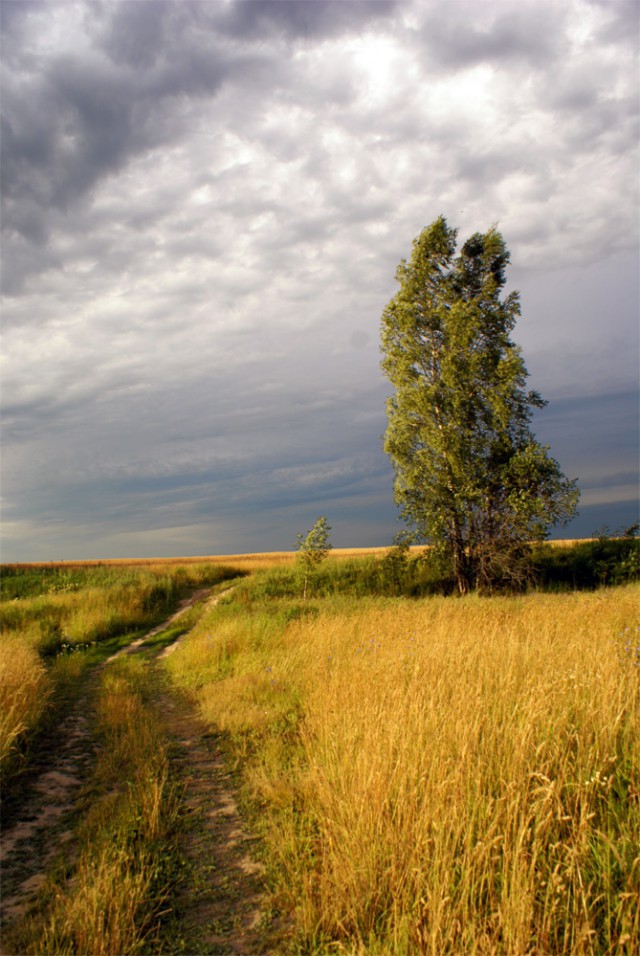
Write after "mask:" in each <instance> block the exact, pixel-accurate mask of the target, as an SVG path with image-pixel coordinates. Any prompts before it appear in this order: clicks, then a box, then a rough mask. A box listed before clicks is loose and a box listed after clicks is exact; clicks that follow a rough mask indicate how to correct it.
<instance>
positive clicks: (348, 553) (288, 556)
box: [0, 538, 593, 570]
mask: <svg viewBox="0 0 640 956" xmlns="http://www.w3.org/2000/svg"><path fill="white" fill-rule="evenodd" d="M591 540H593V539H591V538H566V539H565V538H559V539H557V540H554V541H549V542H548V544H551V545H553V547H556V548H571V547H573V545H575V544H580V543H581V542H583V541H591ZM388 549H389V545H380V546H379V547H372V548H332V550H331V552H330V557H334V558H345V559H348V558H366V557H380V556H381V555H384V554H385V552H386V551H388ZM427 550H428V546H426V545H419V546H414V547H412V548H410V551H411V552H412V554H419V553H421V552H424V551H427ZM295 558H296V552H295V551H256V552H252V553H249V554H208V555H199V556H188V557H175V558H94V559H91V560H87V561H73V560H68V561H30V562H15V563H8V565H7V566H10V567H31V568H52V567H61V568H82V567H97V566H100V565H107V566H109V565H114V566H118V565H131V566H132V567H159V568H160V567H163V566H166V565H183V564H184V565H188V564H203V563H216V564H232V565H233V566H234V567H241V568H244V567H245V566H246V568H247V569H248V570H251V569H257V568H267V567H272V566H273V565H278V564H290V563H291V562H292V561H295ZM0 567H1V565H0Z"/></svg>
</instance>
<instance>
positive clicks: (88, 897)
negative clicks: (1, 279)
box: [0, 545, 640, 956]
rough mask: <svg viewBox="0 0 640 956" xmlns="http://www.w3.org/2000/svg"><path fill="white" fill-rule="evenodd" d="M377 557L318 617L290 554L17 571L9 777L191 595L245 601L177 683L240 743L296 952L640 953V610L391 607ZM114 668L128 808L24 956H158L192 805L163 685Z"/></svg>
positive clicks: (347, 570) (9, 680) (198, 631)
mask: <svg viewBox="0 0 640 956" xmlns="http://www.w3.org/2000/svg"><path fill="white" fill-rule="evenodd" d="M579 547H582V545H580V546H579ZM563 550H564V549H563ZM568 550H570V549H568ZM382 551H383V549H369V550H367V551H366V552H365V553H363V552H354V551H344V552H342V553H337V554H335V556H333V557H332V558H330V559H329V561H328V562H326V565H325V566H324V567H323V569H322V570H321V571H320V572H318V575H317V578H316V580H315V591H314V592H313V593H312V596H311V597H310V598H309V599H308V600H302V596H301V594H302V591H301V582H300V578H299V576H298V575H297V574H296V569H295V565H294V564H293V555H292V554H290V553H282V554H275V555H245V556H243V558H242V560H241V559H240V558H237V559H236V558H232V557H230V556H226V557H225V558H224V560H222V559H220V560H217V559H210V560H207V561H204V560H203V559H197V560H195V559H194V560H193V561H192V562H186V561H181V562H179V564H176V562H173V563H172V562H135V563H129V562H109V563H105V562H100V563H96V564H91V565H89V564H84V565H73V564H65V565H62V566H60V565H55V566H49V565H40V566H37V567H36V566H28V567H27V568H24V569H16V571H15V573H13V572H12V574H10V575H8V576H7V577H6V578H5V580H4V581H3V587H4V588H5V599H4V601H3V613H4V615H5V621H7V622H8V626H6V627H5V634H4V636H3V640H2V643H1V644H0V666H2V668H3V673H2V677H3V680H2V688H3V690H2V693H3V701H2V703H3V732H4V740H5V744H4V747H5V749H4V750H3V764H4V767H5V768H6V772H7V773H8V775H9V777H10V776H11V775H12V774H14V773H15V772H16V770H19V769H21V768H22V766H23V765H24V764H25V762H27V761H28V757H29V741H30V740H31V739H32V737H33V735H34V734H36V735H37V733H38V728H39V727H40V726H41V725H42V723H43V722H45V723H46V720H47V715H48V714H49V715H51V713H53V712H54V711H55V707H58V708H59V707H60V697H61V695H60V690H59V688H60V687H62V686H65V687H67V688H68V687H73V686H77V687H80V686H83V682H85V681H86V679H87V677H86V675H87V674H88V673H90V670H91V662H92V661H94V662H95V661H97V660H99V659H100V654H102V655H103V656H104V655H105V654H106V653H107V651H108V650H111V651H112V650H113V649H115V648H116V647H117V646H119V643H126V642H127V641H129V640H131V637H132V636H135V635H137V634H138V633H140V630H141V629H142V628H144V627H147V626H149V625H150V624H151V623H153V622H155V621H156V620H157V619H158V615H159V614H160V613H166V611H167V610H168V609H170V607H171V606H174V605H175V602H176V600H177V599H178V597H179V596H180V595H183V594H184V593H186V592H187V591H188V590H189V589H193V588H195V587H197V586H199V585H201V584H202V583H208V584H213V583H216V582H219V583H220V586H221V587H222V582H223V581H225V580H227V579H228V580H231V578H233V577H234V576H235V578H236V580H235V581H234V589H233V591H232V592H229V593H228V594H227V595H226V596H225V597H223V598H222V600H221V601H220V603H219V604H218V605H217V606H216V607H215V609H211V610H209V611H204V612H199V613H198V614H197V615H194V617H193V619H192V621H191V630H190V631H189V632H188V633H187V634H186V635H185V636H184V637H183V638H182V639H181V641H180V643H179V644H178V645H177V647H176V649H175V651H174V653H173V654H172V655H171V656H169V657H168V658H167V659H166V662H165V663H163V665H162V666H163V668H164V669H165V670H166V674H167V678H168V679H169V680H170V682H171V685H172V686H173V687H174V689H175V691H176V692H178V691H179V692H182V693H187V694H188V695H189V696H190V697H191V698H192V699H193V700H194V701H196V702H197V705H198V708H199V710H200V713H201V714H202V716H203V717H204V719H205V720H206V722H207V723H208V725H209V726H210V728H211V729H212V731H214V732H215V733H216V734H219V735H221V739H222V740H223V741H226V744H225V746H226V752H227V759H228V762H229V765H230V767H233V768H235V771H236V773H237V774H238V775H239V778H240V779H241V781H242V793H243V795H244V797H243V799H244V807H245V812H246V813H247V814H248V815H249V816H250V817H251V819H252V821H253V824H254V826H255V827H256V828H257V829H258V831H259V833H260V836H261V841H262V846H263V856H264V860H263V862H264V864H265V866H266V868H267V874H268V881H269V887H270V892H271V897H272V899H271V910H272V912H279V913H280V914H281V917H282V923H283V926H286V927H287V931H286V938H283V941H282V947H281V949H280V950H279V952H282V953H283V954H285V953H308V954H315V956H324V954H329V953H343V954H354V956H355V954H372V956H376V954H377V956H387V954H388V956H413V954H416V956H417V954H427V953H429V954H434V956H435V954H441V953H442V954H446V953H451V954H459V953H465V954H467V953H469V954H472V956H475V954H493V953H502V954H505V956H507V954H509V956H510V954H520V953H522V954H525V953H527V954H539V956H543V954H556V953H558V954H565V953H566V954H600V953H607V954H609V953H610V954H634V953H638V952H640V949H639V947H638V942H637V941H638V939H640V915H639V908H638V900H639V899H640V846H639V840H638V834H639V833H640V743H639V739H640V736H639V734H638V727H639V726H640V630H639V629H638V625H639V615H638V610H639V598H640V591H639V589H638V585H637V584H627V585H621V586H616V587H603V588H596V589H591V590H587V591H581V592H578V591H568V590H565V591H563V592H558V593H543V592H540V591H533V592H531V593H529V594H525V595H521V596H517V597H506V596H504V597H491V598H489V597H478V596H470V597H467V598H464V599H457V598H450V597H442V596H437V595H436V596H431V597H426V598H425V597H421V598H407V597H403V596H399V597H394V596H391V594H384V595H381V594H379V593H375V591H376V588H378V587H379V586H380V584H381V582H382V583H384V581H385V578H384V576H382V577H381V576H380V568H381V567H382V565H381V558H382V554H381V552H382ZM594 553H595V552H594ZM416 554H417V553H416V552H414V557H415V556H416ZM567 560H568V558H567V557H563V558H562V561H563V562H564V563H563V565H562V566H563V567H565V566H567V565H566V562H567ZM625 560H626V558H625ZM420 567H421V565H420ZM239 572H245V573H246V572H249V574H248V576H245V577H244V578H241V577H239ZM572 573H573V572H572ZM100 595H102V596H100ZM105 595H107V596H105ZM110 614H111V615H112V617H111V618H110V617H109V615H110ZM113 615H115V619H116V620H117V624H113V620H114V617H113ZM43 621H45V622H47V623H46V626H45V625H43V624H42V622H43ZM105 621H106V623H105ZM51 622H53V625H56V626H53V625H52V624H51ZM110 622H111V623H110ZM70 638H71V639H72V640H70ZM56 641H57V643H56ZM73 648H76V650H74V649H73ZM110 666H111V667H113V668H115V669H114V670H113V671H111V672H109V674H108V675H105V677H104V679H102V680H101V689H100V690H99V693H98V696H97V697H96V702H95V704H96V715H97V716H96V720H97V721H98V727H100V728H102V729H101V730H100V731H99V732H100V733H101V734H102V735H103V737H104V738H105V739H111V740H112V741H113V744H112V745H109V748H108V753H110V754H111V759H110V758H109V756H108V753H107V755H106V756H104V757H103V762H102V763H101V764H99V766H98V767H97V769H96V774H97V777H96V779H97V780H101V779H102V780H103V781H106V780H109V781H110V783H109V784H107V783H103V786H102V791H104V792H102V791H100V787H99V788H98V791H99V792H98V797H97V798H96V799H95V801H94V803H93V806H92V807H90V808H89V812H88V813H87V814H86V815H85V818H84V822H83V823H82V825H81V827H80V834H81V835H80V837H79V839H80V842H81V844H82V846H83V847H84V848H85V849H83V851H82V855H81V860H80V862H79V864H78V868H77V871H76V876H75V878H74V881H73V882H72V884H71V885H72V887H73V892H70V893H68V894H66V895H65V894H64V893H58V897H56V898H57V899H58V903H57V904H56V905H55V906H53V907H52V906H51V905H49V907H48V909H47V910H46V917H42V919H41V920H40V922H39V923H38V926H39V929H38V933H39V936H36V937H33V936H31V937H29V936H28V934H27V937H25V939H29V940H30V942H29V943H28V947H27V948H25V950H24V951H25V952H27V951H29V952H63V951H64V952H66V951H69V952H72V951H79V950H78V947H82V946H84V947H85V949H86V948H87V947H89V948H88V949H87V952H88V951H95V952H96V953H97V952H104V953H117V952H120V951H127V952H131V953H133V952H162V951H163V949H162V945H163V944H162V934H161V930H160V927H159V924H157V925H156V924H155V923H154V922H153V921H154V919H155V917H154V913H157V912H159V910H160V909H161V908H162V907H164V908H165V909H166V908H169V909H170V905H171V904H170V899H169V900H167V899H165V898H163V886H162V880H163V878H164V877H163V873H164V870H163V865H164V864H163V865H160V864H159V861H161V860H162V859H163V854H162V843H163V841H165V842H167V841H168V843H170V841H171V825H172V824H171V821H172V819H173V818H174V815H175V812H176V807H175V805H174V802H175V793H174V791H173V790H172V787H171V786H170V785H169V778H168V777H167V773H168V764H167V755H166V747H165V744H164V743H163V741H162V740H161V739H160V738H159V737H158V729H157V724H156V722H155V720H154V718H153V713H152V711H148V712H147V711H146V710H145V708H147V707H148V703H147V701H146V696H147V694H148V693H149V692H148V691H147V690H145V687H146V683H147V682H148V680H149V677H148V675H147V671H146V670H145V667H144V664H143V662H142V661H131V662H123V663H122V665H120V664H118V665H117V666H116V664H114V665H110ZM65 682H66V684H65ZM65 693H66V691H65ZM62 696H63V697H64V696H65V695H64V694H63V695H62ZM56 701H57V703H56ZM127 714H128V715H129V717H127V716H126V715H127ZM6 715H13V716H9V717H7V716H6ZM129 718H130V719H129ZM116 752H117V753H119V754H120V756H119V757H117V756H116ZM105 761H106V762H105ZM141 768H143V769H142V770H141ZM3 772H4V771H3ZM140 773H142V774H143V775H144V776H145V779H146V780H147V781H148V786H146V787H143V788H142V789H140V788H138V789H137V788H136V786H135V780H136V779H137V778H138V777H139V776H140ZM119 775H121V779H122V780H124V779H125V778H126V779H127V780H130V781H131V784H130V785H129V784H127V787H126V789H125V790H124V792H123V793H124V797H125V798H126V799H124V803H123V802H122V800H121V801H120V803H118V800H120V797H118V796H117V794H115V793H114V790H113V787H114V781H117V780H118V777H119ZM122 775H124V776H122ZM152 781H155V782H153V785H152ZM118 789H121V788H120V787H119V786H118V785H117V784H116V791H117V790H118ZM154 794H155V797H154V796H153V795H154ZM149 800H151V803H149ZM145 801H146V802H145ZM107 818H109V820H110V821H113V826H112V824H111V823H109V825H108V826H107ZM117 821H120V823H118V822H117ZM136 821H138V822H136ZM140 821H144V827H141V825H140ZM105 837H106V843H105ZM118 841H119V842H118ZM141 847H144V848H145V849H144V852H141V850H140V848H141ZM136 855H137V857H138V859H137V861H136V859H134V858H133V857H135V856H136ZM107 863H108V865H107ZM138 863H140V864H141V865H140V866H138V865H137V864H138ZM147 864H148V865H147ZM169 887H170V879H169V877H167V887H165V891H166V892H169V889H167V888H169ZM121 890H122V892H121ZM105 894H107V895H109V896H110V897H113V900H114V909H113V913H114V914H115V915H113V914H112V917H110V919H111V922H110V923H109V926H110V932H111V936H110V937H109V939H110V943H109V945H107V944H105V946H104V947H103V948H102V949H100V946H99V945H98V943H97V942H96V939H97V938H98V937H97V936H96V935H95V934H96V933H97V934H98V936H100V934H102V935H103V936H104V927H103V928H102V929H101V928H100V918H102V917H101V916H100V918H98V917H99V915H100V913H101V912H102V910H101V907H100V905H99V902H98V901H99V900H100V899H103V898H104V896H105ZM118 901H119V902H118ZM118 906H119V907H120V909H118ZM92 912H94V913H96V914H98V915H97V916H95V918H93V917H91V913H92ZM83 914H84V915H83ZM92 934H93V935H92ZM105 938H106V937H105ZM145 946H146V949H145ZM65 947H66V948H65ZM74 947H75V949H74ZM96 947H98V948H96ZM123 947H124V949H123ZM149 947H151V948H149ZM83 951H84V950H83Z"/></svg>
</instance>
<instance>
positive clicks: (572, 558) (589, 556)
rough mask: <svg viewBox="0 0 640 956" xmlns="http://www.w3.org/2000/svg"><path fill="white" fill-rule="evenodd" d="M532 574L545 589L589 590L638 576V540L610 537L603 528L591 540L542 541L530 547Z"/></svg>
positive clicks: (639, 553) (634, 538) (636, 579)
mask: <svg viewBox="0 0 640 956" xmlns="http://www.w3.org/2000/svg"><path fill="white" fill-rule="evenodd" d="M533 567H534V573H535V578H536V580H537V581H538V582H539V584H540V586H542V587H544V588H545V589H546V590H589V589H592V588H597V587H603V586H612V585H617V584H631V583H633V582H634V581H638V580H640V540H638V538H636V537H623V536H618V537H615V536H614V537H612V536H610V535H609V533H608V531H606V529H605V530H604V531H603V532H600V533H599V534H598V535H597V536H596V537H595V538H594V540H593V541H582V542H578V543H576V544H574V545H572V546H571V547H565V548H561V547H552V546H551V545H548V544H542V545H540V546H539V547H537V548H536V549H535V550H534V553H533Z"/></svg>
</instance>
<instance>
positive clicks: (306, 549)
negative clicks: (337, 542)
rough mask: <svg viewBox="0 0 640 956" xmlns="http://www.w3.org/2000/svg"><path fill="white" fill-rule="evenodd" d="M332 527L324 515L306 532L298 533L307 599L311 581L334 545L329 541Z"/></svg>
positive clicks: (300, 561) (304, 593)
mask: <svg viewBox="0 0 640 956" xmlns="http://www.w3.org/2000/svg"><path fill="white" fill-rule="evenodd" d="M330 534H331V528H330V526H329V524H328V522H327V519H326V517H324V515H323V516H322V517H320V518H317V519H316V523H315V524H314V526H313V528H311V530H310V531H307V533H306V534H299V535H298V544H297V548H298V555H297V560H298V563H299V565H300V567H301V569H302V579H303V597H304V599H305V600H306V597H307V590H308V587H309V581H310V579H311V576H312V575H313V573H314V571H315V570H316V569H317V567H318V565H319V564H321V563H322V562H323V561H324V560H325V559H326V558H327V557H328V555H329V551H330V550H331V547H332V545H331V544H330V543H329V536H330Z"/></svg>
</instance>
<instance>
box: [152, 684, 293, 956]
mask: <svg viewBox="0 0 640 956" xmlns="http://www.w3.org/2000/svg"><path fill="white" fill-rule="evenodd" d="M159 707H160V709H161V712H162V715H163V721H164V724H165V728H166V732H167V736H168V737H169V739H170V740H171V741H172V745H171V751H170V760H171V764H172V767H173V771H174V774H175V777H176V779H177V780H178V781H179V785H180V787H181V790H182V806H183V814H184V816H183V820H184V829H183V832H182V834H181V847H180V849H181V853H182V855H183V858H184V862H185V864H186V865H185V867H184V870H185V875H184V877H183V879H182V880H181V881H180V884H179V886H178V889H177V892H176V895H175V896H174V898H173V900H172V909H173V911H174V916H175V919H176V921H177V925H178V926H179V928H180V934H181V939H180V950H179V951H180V952H186V953H189V954H193V953H206V954H211V956H213V954H227V956H231V954H237V956H260V954H268V953H274V952H276V950H275V949H274V948H273V939H274V936H273V934H274V933H277V931H278V927H277V926H275V925H274V924H273V922H272V923H271V924H270V925H269V919H268V914H267V913H266V912H265V910H264V907H265V899H266V894H265V886H264V874H263V868H262V866H261V865H260V864H259V863H258V862H256V859H255V855H256V854H255V851H256V843H257V841H256V838H255V837H253V836H252V835H251V834H250V832H249V831H248V829H247V827H246V825H245V823H244V822H243V820H242V818H241V815H240V813H239V811H238V806H237V803H236V787H235V785H234V781H233V776H232V774H231V773H230V772H229V770H228V769H227V767H226V766H225V761H224V756H223V753H222V750H221V748H220V740H219V737H218V736H217V735H216V734H215V733H211V731H210V730H209V729H208V727H207V726H206V724H205V723H204V722H203V721H202V720H201V719H200V718H199V716H198V715H197V713H196V712H195V709H194V706H193V704H192V703H191V702H190V701H189V700H188V699H186V698H184V697H182V696H180V695H177V694H175V693H171V694H165V695H163V698H162V700H161V702H160V703H159ZM175 951H178V950H177V949H176V950H175Z"/></svg>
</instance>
